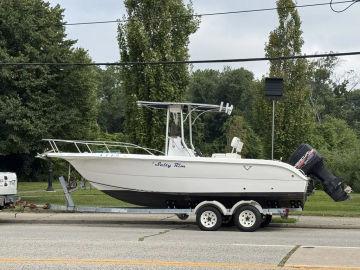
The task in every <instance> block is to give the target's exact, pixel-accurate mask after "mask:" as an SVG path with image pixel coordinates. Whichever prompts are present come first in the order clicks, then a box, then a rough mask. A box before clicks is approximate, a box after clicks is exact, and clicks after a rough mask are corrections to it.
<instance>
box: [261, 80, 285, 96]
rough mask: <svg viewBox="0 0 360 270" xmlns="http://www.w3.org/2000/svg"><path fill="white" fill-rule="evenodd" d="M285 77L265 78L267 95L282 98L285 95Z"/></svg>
mask: <svg viewBox="0 0 360 270" xmlns="http://www.w3.org/2000/svg"><path fill="white" fill-rule="evenodd" d="M283 90H284V80H283V78H265V96H266V97H268V98H270V99H280V98H281V97H282V95H283Z"/></svg>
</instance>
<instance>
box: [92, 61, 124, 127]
mask: <svg viewBox="0 0 360 270" xmlns="http://www.w3.org/2000/svg"><path fill="white" fill-rule="evenodd" d="M99 73H100V86H99V92H98V94H99V97H98V98H99V103H100V104H99V115H98V123H99V126H100V128H101V130H102V131H104V132H108V133H114V132H115V133H118V132H123V131H124V121H125V95H124V91H123V88H122V87H121V80H120V69H119V68H117V67H109V68H107V69H105V70H101V69H100V70H99Z"/></svg>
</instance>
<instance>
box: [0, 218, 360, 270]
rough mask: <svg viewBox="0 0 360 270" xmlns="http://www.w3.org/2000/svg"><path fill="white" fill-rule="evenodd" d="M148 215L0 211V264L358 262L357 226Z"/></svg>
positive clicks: (342, 265)
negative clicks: (72, 218)
mask: <svg viewBox="0 0 360 270" xmlns="http://www.w3.org/2000/svg"><path fill="white" fill-rule="evenodd" d="M99 217H101V216H96V215H94V219H98V218H99ZM147 219H148V217H147V216H143V217H140V218H137V219H136V221H135V222H134V221H133V220H128V221H127V220H126V219H122V220H121V221H119V222H117V223H116V222H109V221H107V220H103V221H102V220H98V221H99V222H97V223H91V222H87V221H86V220H85V221H83V222H78V224H61V222H58V223H56V222H55V223H54V224H46V222H45V223H44V222H41V223H37V222H36V221H34V222H32V223H21V222H19V223H7V222H6V220H5V221H4V220H1V214H0V269H1V270H3V269H4V270H5V269H6V270H8V269H314V268H315V267H317V268H316V269H359V270H360V230H358V229H325V228H322V229H311V228H279V227H268V228H265V229H261V230H259V231H257V232H254V233H244V232H239V231H237V230H236V229H235V228H222V229H221V230H219V231H217V232H202V231H200V230H199V229H198V228H197V226H196V225H195V224H193V223H191V222H182V221H178V222H177V221H174V219H172V218H170V219H171V220H172V221H171V222H169V219H168V218H167V217H163V218H161V219H159V220H158V221H157V222H154V223H152V222H151V220H150V222H149V221H147Z"/></svg>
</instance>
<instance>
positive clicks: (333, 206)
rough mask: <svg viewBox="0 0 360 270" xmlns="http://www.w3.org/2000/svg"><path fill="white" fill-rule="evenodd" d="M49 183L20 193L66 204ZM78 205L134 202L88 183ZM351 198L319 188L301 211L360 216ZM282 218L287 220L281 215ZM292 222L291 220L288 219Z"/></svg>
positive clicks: (22, 187)
mask: <svg viewBox="0 0 360 270" xmlns="http://www.w3.org/2000/svg"><path fill="white" fill-rule="evenodd" d="M46 187H47V183H45V182H20V183H19V185H18V193H19V196H20V197H21V198H22V200H25V201H28V202H31V203H35V204H45V203H50V204H62V205H64V204H65V198H64V194H63V191H62V189H61V186H60V183H59V182H58V181H56V182H54V184H53V187H54V189H55V192H46V191H45V189H46ZM72 197H73V199H74V202H75V205H79V206H80V205H87V206H99V207H131V206H132V205H131V204H128V203H126V202H122V201H120V200H116V199H114V198H112V197H110V196H107V195H105V194H104V193H102V192H101V191H98V190H96V189H94V188H91V189H90V186H89V184H87V185H86V189H78V190H77V191H75V192H73V193H72ZM351 197H352V200H349V201H345V202H334V201H332V199H331V198H330V197H329V196H328V195H326V193H325V192H323V191H316V192H315V194H314V195H312V196H310V197H309V198H308V201H307V202H306V204H305V209H304V211H303V212H299V214H301V215H310V216H340V217H345V216H346V217H360V194H359V193H358V194H356V193H355V194H352V195H351ZM279 222H285V221H284V220H282V219H279ZM287 222H289V221H287Z"/></svg>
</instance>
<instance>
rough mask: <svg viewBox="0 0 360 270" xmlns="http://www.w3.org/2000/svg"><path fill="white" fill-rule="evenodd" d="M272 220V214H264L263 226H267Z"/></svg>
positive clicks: (261, 225)
mask: <svg viewBox="0 0 360 270" xmlns="http://www.w3.org/2000/svg"><path fill="white" fill-rule="evenodd" d="M271 220H272V215H264V217H263V220H262V222H261V224H260V227H261V228H264V227H267V226H268V225H269V224H270V222H271Z"/></svg>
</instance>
